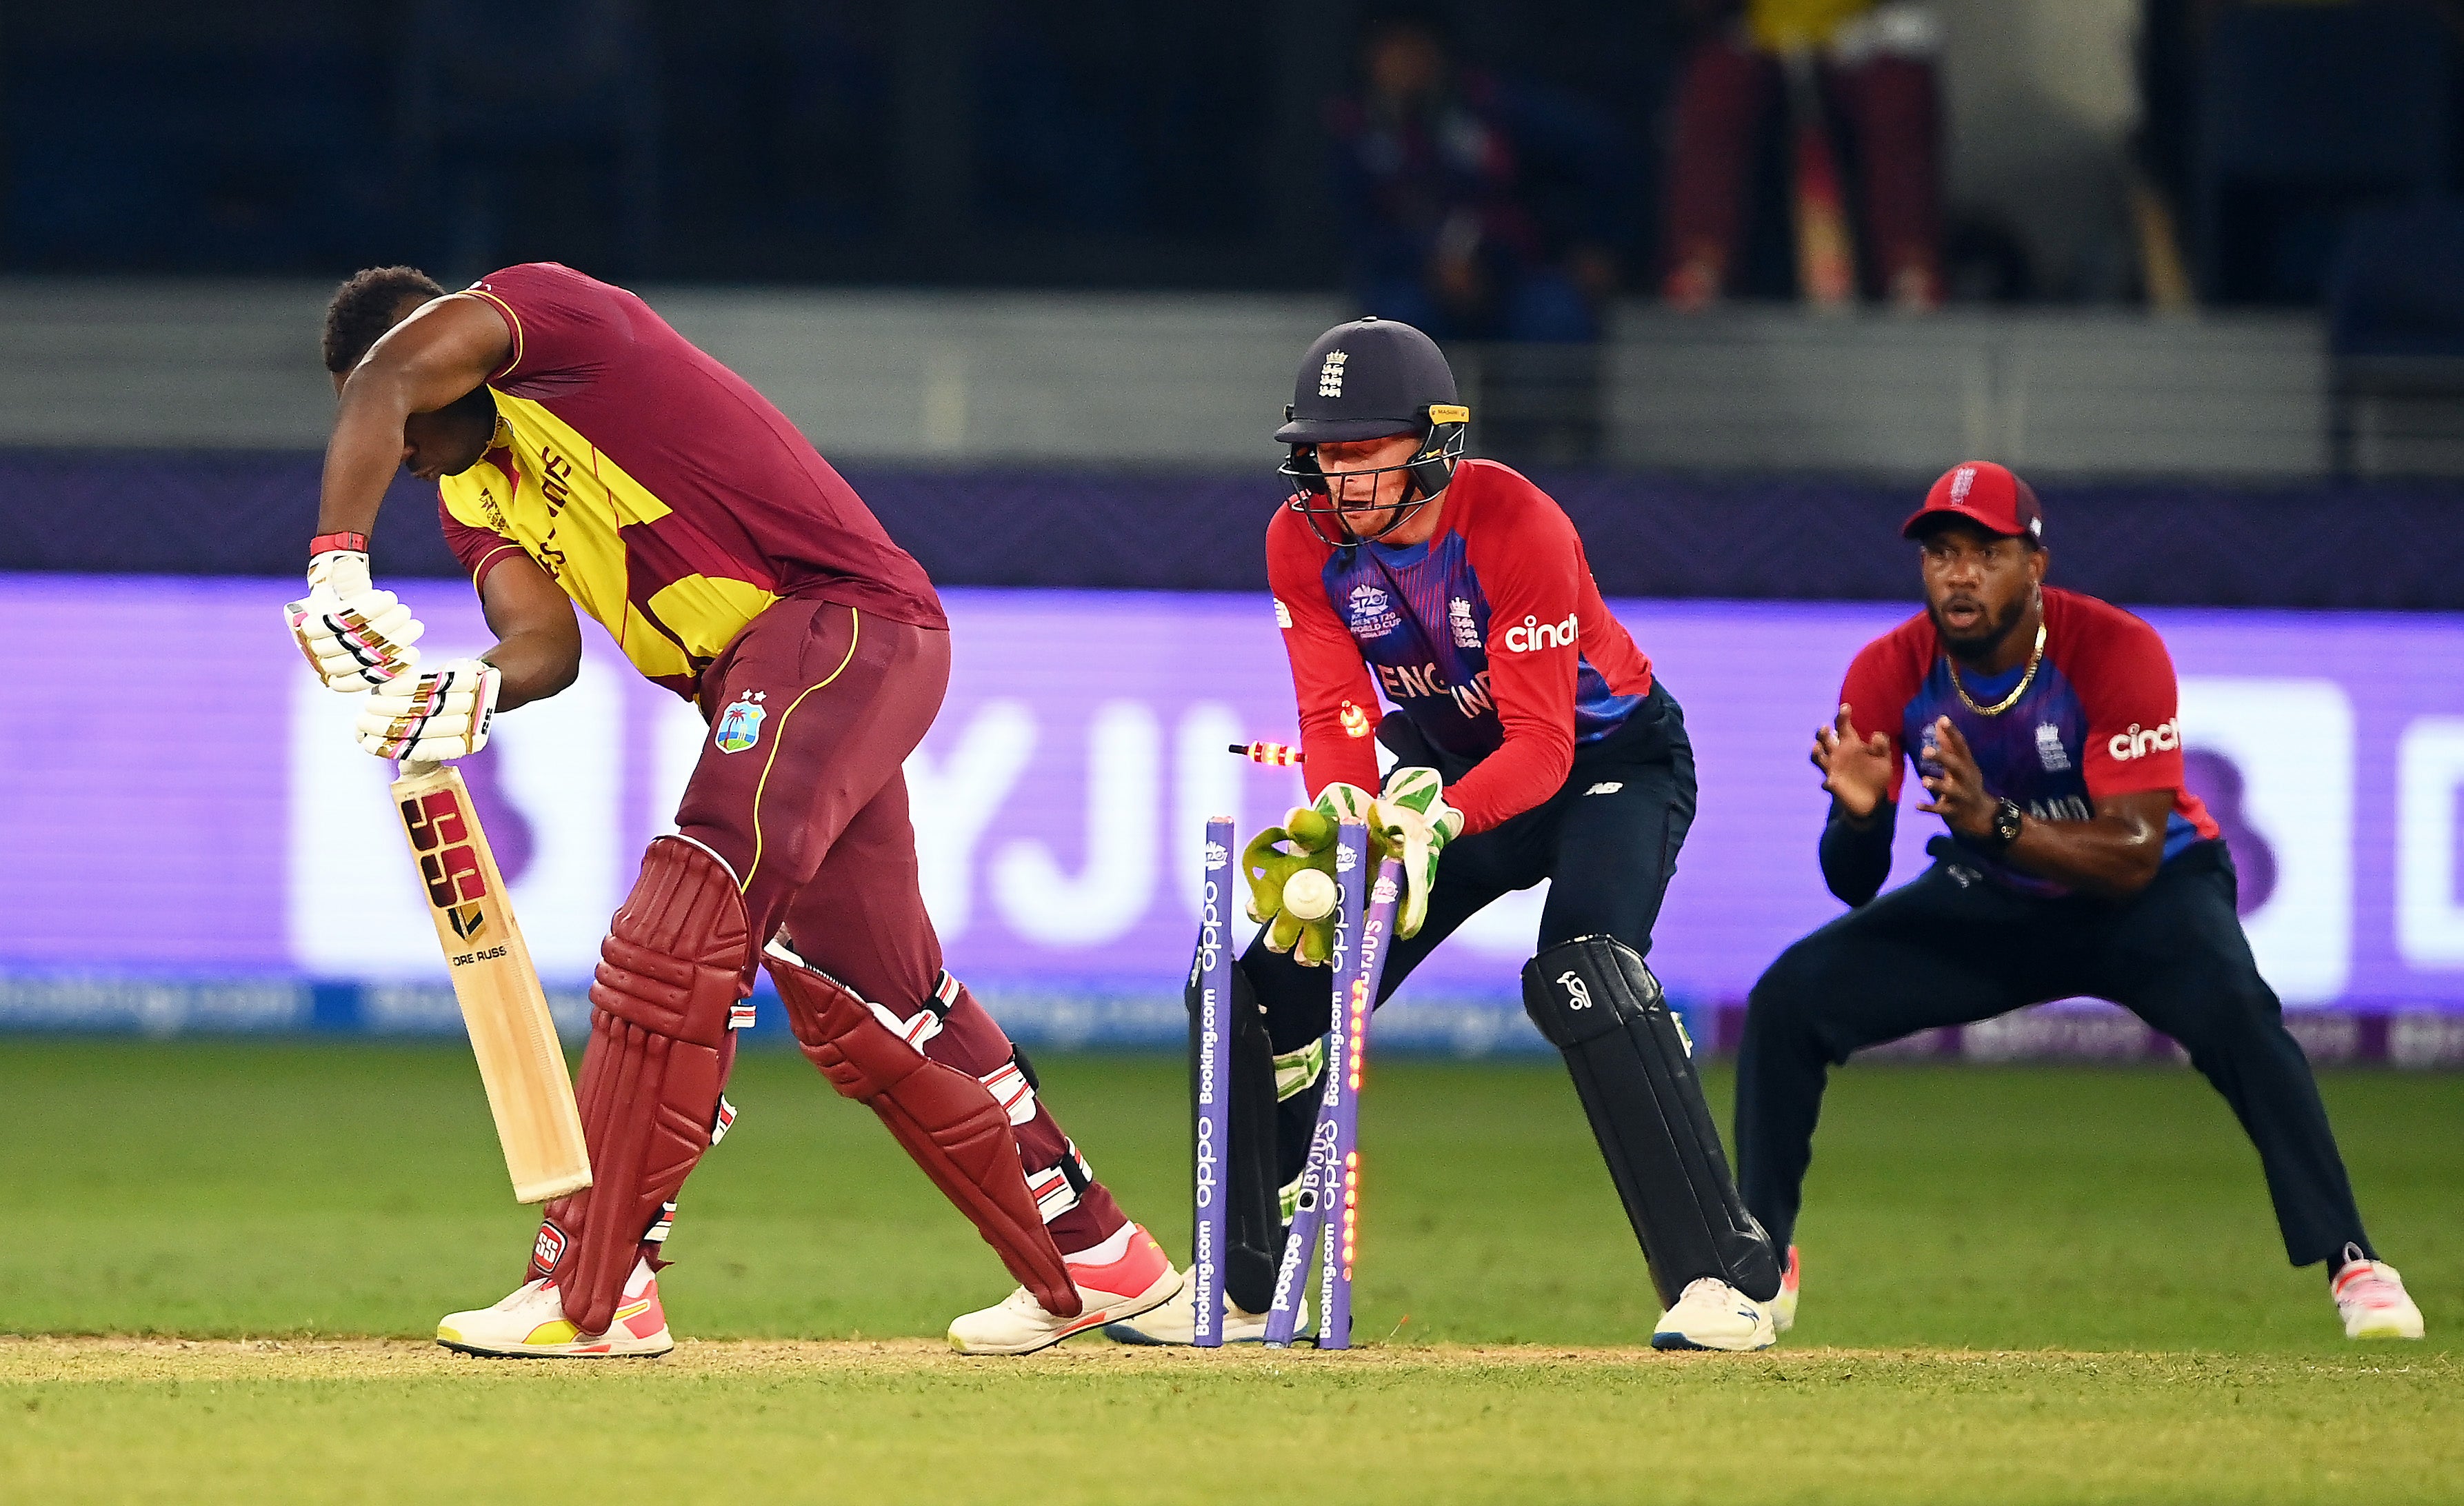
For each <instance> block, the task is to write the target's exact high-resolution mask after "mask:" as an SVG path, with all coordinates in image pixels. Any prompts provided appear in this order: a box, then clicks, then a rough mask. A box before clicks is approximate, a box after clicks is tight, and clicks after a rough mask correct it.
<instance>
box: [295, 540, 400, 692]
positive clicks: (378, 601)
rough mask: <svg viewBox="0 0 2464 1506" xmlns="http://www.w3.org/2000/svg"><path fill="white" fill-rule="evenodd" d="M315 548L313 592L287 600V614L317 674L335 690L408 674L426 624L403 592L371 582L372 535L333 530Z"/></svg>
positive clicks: (310, 571)
mask: <svg viewBox="0 0 2464 1506" xmlns="http://www.w3.org/2000/svg"><path fill="white" fill-rule="evenodd" d="M327 545H335V546H337V547H332V548H327V547H324V546H327ZM310 547H311V548H312V549H314V550H316V554H315V555H314V556H312V557H310V559H309V561H308V595H307V597H306V598H305V599H304V600H297V601H293V602H291V603H289V604H288V605H286V606H284V607H283V609H282V620H283V622H285V623H287V624H288V625H289V626H290V628H291V636H292V638H293V639H294V640H295V641H296V642H297V644H299V651H300V652H301V653H303V654H305V655H307V656H308V664H309V666H310V667H311V668H314V669H315V670H316V671H317V678H318V679H319V680H322V681H324V682H325V688H327V689H329V690H341V691H353V690H372V689H374V688H377V687H378V686H381V685H384V684H385V683H387V682H388V681H391V680H395V679H398V678H400V677H401V676H403V675H405V674H407V673H408V672H409V671H410V669H411V668H412V667H413V666H416V665H417V664H418V663H419V650H418V649H416V648H414V647H412V646H411V645H412V644H416V643H417V642H419V635H420V634H421V633H423V632H425V631H427V629H426V628H425V627H424V626H422V625H421V623H420V621H419V619H417V618H415V617H413V616H411V615H410V608H409V607H407V606H405V605H403V604H402V600H401V599H400V598H399V597H396V596H395V595H394V594H393V593H392V592H390V591H379V590H377V589H376V588H375V587H374V586H372V585H370V584H369V583H368V551H367V540H366V539H365V538H364V537H363V536H362V535H358V534H327V535H322V536H320V537H319V538H318V539H317V540H316V541H315V542H314V543H313V544H311V545H310Z"/></svg>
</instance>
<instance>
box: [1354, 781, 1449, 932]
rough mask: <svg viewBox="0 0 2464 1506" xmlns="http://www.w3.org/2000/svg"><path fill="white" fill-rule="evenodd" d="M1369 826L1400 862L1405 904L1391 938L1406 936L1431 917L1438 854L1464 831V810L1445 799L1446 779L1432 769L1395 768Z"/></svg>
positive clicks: (1378, 799)
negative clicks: (1432, 891)
mask: <svg viewBox="0 0 2464 1506" xmlns="http://www.w3.org/2000/svg"><path fill="white" fill-rule="evenodd" d="M1371 825H1372V827H1373V828H1374V829H1375V831H1376V833H1377V836H1378V840H1379V843H1380V845H1381V846H1382V847H1383V848H1384V849H1385V850H1386V851H1387V852H1389V853H1391V854H1392V855H1393V856H1394V857H1395V858H1397V860H1399V861H1400V862H1401V863H1402V865H1403V907H1402V909H1401V910H1400V911H1398V912H1397V914H1396V917H1395V937H1396V939H1397V940H1398V941H1408V940H1410V939H1411V938H1412V937H1414V936H1417V935H1419V933H1420V925H1421V923H1422V922H1423V921H1425V920H1427V919H1428V918H1429V891H1430V890H1431V889H1433V888H1435V887H1436V886H1437V883H1438V856H1439V854H1441V853H1442V852H1444V851H1445V848H1446V843H1448V842H1450V841H1452V840H1454V839H1455V838H1456V836H1457V835H1459V834H1460V833H1461V832H1462V831H1463V812H1461V811H1459V810H1456V809H1455V808H1454V807H1453V806H1451V805H1448V804H1447V803H1446V797H1445V780H1444V779H1443V778H1442V777H1441V776H1440V775H1439V774H1438V771H1436V770H1435V769H1397V770H1396V771H1395V772H1394V773H1393V774H1390V775H1387V776H1386V791H1385V793H1384V794H1382V795H1380V796H1379V797H1377V806H1376V814H1375V817H1374V818H1373V819H1372V821H1371Z"/></svg>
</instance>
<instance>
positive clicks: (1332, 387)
mask: <svg viewBox="0 0 2464 1506" xmlns="http://www.w3.org/2000/svg"><path fill="white" fill-rule="evenodd" d="M1351 359H1352V358H1351V357H1350V356H1347V355H1345V354H1344V353H1343V352H1342V351H1339V350H1331V351H1328V352H1327V353H1326V364H1325V365H1323V366H1320V367H1318V368H1317V395H1318V396H1319V397H1322V398H1339V397H1341V396H1343V364H1344V362H1345V361H1348V360H1351Z"/></svg>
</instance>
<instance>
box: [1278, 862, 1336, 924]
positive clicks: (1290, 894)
mask: <svg viewBox="0 0 2464 1506" xmlns="http://www.w3.org/2000/svg"><path fill="white" fill-rule="evenodd" d="M1284 908H1285V910H1286V911H1287V912H1288V913H1289V914H1290V915H1291V917H1292V919H1294V920H1303V921H1314V920H1324V919H1326V918H1327V916H1329V915H1331V914H1332V913H1333V912H1334V881H1333V880H1332V879H1331V878H1328V877H1327V876H1326V874H1325V873H1324V872H1323V871H1322V870H1320V869H1317V868H1303V869H1302V870H1301V871H1300V872H1298V873H1295V874H1293V875H1292V876H1291V877H1290V878H1288V879H1286V880H1285V881H1284Z"/></svg>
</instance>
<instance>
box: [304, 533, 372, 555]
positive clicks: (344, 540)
mask: <svg viewBox="0 0 2464 1506" xmlns="http://www.w3.org/2000/svg"><path fill="white" fill-rule="evenodd" d="M338 549H339V550H342V551H344V552H346V553H349V554H354V555H364V554H366V553H367V552H368V535H365V534H319V535H317V536H316V537H314V538H312V539H310V540H308V557H309V558H311V559H314V558H316V557H318V556H319V555H330V554H332V553H333V552H334V551H336V550H338Z"/></svg>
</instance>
